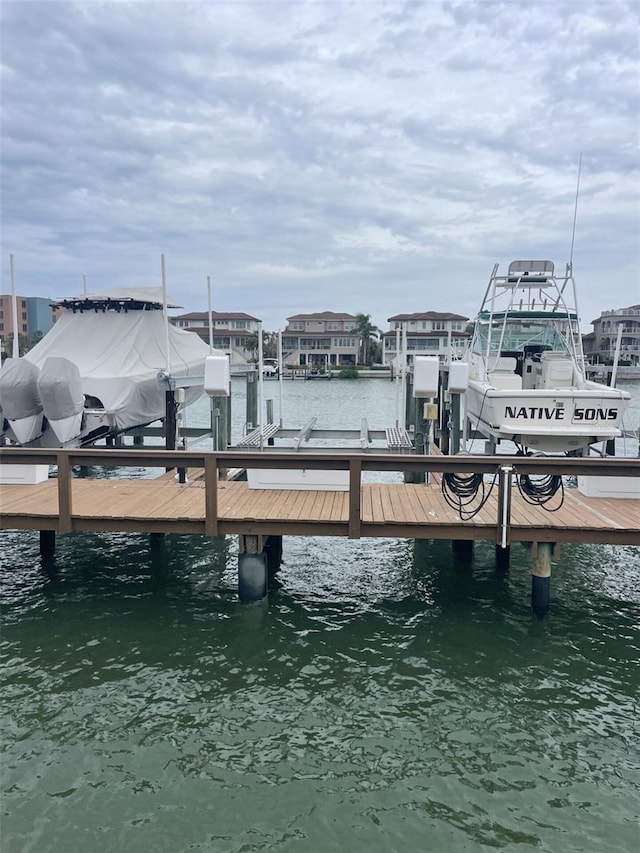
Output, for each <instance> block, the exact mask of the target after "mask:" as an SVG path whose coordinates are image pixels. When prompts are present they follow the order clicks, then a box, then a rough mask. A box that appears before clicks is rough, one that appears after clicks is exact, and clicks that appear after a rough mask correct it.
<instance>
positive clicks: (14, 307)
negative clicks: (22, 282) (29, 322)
mask: <svg viewBox="0 0 640 853" xmlns="http://www.w3.org/2000/svg"><path fill="white" fill-rule="evenodd" d="M9 269H10V270H11V315H12V316H11V319H12V321H13V348H12V352H11V356H12V358H19V357H20V342H19V341H18V300H17V299H16V279H15V275H14V269H13V255H9Z"/></svg>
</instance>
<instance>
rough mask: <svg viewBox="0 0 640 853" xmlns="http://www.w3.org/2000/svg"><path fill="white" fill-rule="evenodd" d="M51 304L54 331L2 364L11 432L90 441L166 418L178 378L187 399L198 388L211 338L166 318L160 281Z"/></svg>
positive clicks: (0, 391)
mask: <svg viewBox="0 0 640 853" xmlns="http://www.w3.org/2000/svg"><path fill="white" fill-rule="evenodd" d="M54 304H55V305H57V306H59V307H60V309H61V311H60V314H59V316H58V319H57V321H56V323H55V324H54V326H53V328H52V329H51V331H50V332H49V333H48V334H47V335H45V337H44V338H42V340H41V341H40V342H39V343H38V344H36V346H35V347H33V349H31V350H30V351H29V352H28V353H27V354H26V355H25V356H24V357H23V358H20V359H7V362H6V363H5V365H4V366H3V368H2V370H1V371H0V401H1V405H2V408H3V410H4V417H5V419H6V420H5V424H6V426H7V435H8V437H9V438H10V439H12V440H13V441H15V442H16V443H18V444H31V445H34V443H35V444H40V445H42V446H59V445H63V444H67V443H74V444H86V443H90V442H91V441H95V440H96V439H98V438H100V437H103V436H106V435H115V434H118V433H122V432H124V431H126V430H128V429H131V428H132V427H136V426H142V425H145V424H149V423H152V422H153V421H155V420H159V419H161V418H163V417H164V415H165V392H166V390H167V389H168V388H171V387H179V386H184V391H185V400H184V404H183V405H184V406H188V405H190V404H191V403H193V402H194V401H195V400H196V399H197V398H198V397H200V395H201V394H202V393H203V382H204V367H205V360H206V358H207V356H208V355H209V354H210V352H209V347H208V346H207V345H206V344H205V343H204V342H203V341H202V340H201V339H200V338H199V337H198V336H197V335H195V334H194V333H193V332H186V331H184V330H182V329H178V328H176V327H175V326H173V325H171V324H169V323H168V322H167V321H166V319H165V311H164V303H163V297H162V289H161V288H144V289H136V290H132V289H115V290H109V291H104V292H100V293H93V294H85V295H83V296H78V297H73V298H64V299H60V300H55V302H54ZM168 307H171V308H176V307H179V306H177V305H175V304H173V303H170V304H169V305H168ZM167 346H168V356H167ZM216 352H217V354H218V355H221V354H222V353H220V352H219V351H216Z"/></svg>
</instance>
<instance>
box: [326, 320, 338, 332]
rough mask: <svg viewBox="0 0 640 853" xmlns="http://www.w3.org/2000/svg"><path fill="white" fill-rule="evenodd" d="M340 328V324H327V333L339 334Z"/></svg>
mask: <svg viewBox="0 0 640 853" xmlns="http://www.w3.org/2000/svg"><path fill="white" fill-rule="evenodd" d="M339 328H340V326H339V324H338V323H335V322H332V323H327V331H328V332H337V331H338V329H339Z"/></svg>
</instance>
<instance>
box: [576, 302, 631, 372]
mask: <svg viewBox="0 0 640 853" xmlns="http://www.w3.org/2000/svg"><path fill="white" fill-rule="evenodd" d="M620 324H622V338H621V340H620V359H621V360H622V361H624V362H626V363H628V364H632V365H640V305H630V306H629V307H628V308H617V309H615V310H613V311H603V312H602V313H601V314H600V316H599V317H597V318H596V319H595V320H592V321H591V325H592V326H593V332H591V333H590V334H588V335H584V337H583V339H582V342H583V346H584V353H585V355H586V356H587V357H588V358H589V359H590V360H592V361H598V360H601V361H605V362H606V361H610V360H611V359H612V358H613V356H614V353H615V348H616V342H617V340H618V327H619V326H620Z"/></svg>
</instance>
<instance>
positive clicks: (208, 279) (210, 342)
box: [207, 275, 213, 353]
mask: <svg viewBox="0 0 640 853" xmlns="http://www.w3.org/2000/svg"><path fill="white" fill-rule="evenodd" d="M207 298H208V300H209V353H212V352H213V313H212V311H211V276H210V275H208V276H207Z"/></svg>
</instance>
